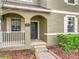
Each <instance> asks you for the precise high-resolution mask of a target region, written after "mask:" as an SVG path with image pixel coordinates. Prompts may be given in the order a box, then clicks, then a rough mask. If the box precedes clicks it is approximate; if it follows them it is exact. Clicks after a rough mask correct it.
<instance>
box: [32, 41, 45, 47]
mask: <svg viewBox="0 0 79 59" xmlns="http://www.w3.org/2000/svg"><path fill="white" fill-rule="evenodd" d="M31 45H32V46H41V45H46V43H45V42H36V43H32V44H31Z"/></svg>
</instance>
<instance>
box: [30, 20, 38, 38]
mask: <svg viewBox="0 0 79 59" xmlns="http://www.w3.org/2000/svg"><path fill="white" fill-rule="evenodd" d="M31 22H37V23H38V39H35V40H39V36H40V30H39V28H40V27H39V21H38V20H31Z"/></svg>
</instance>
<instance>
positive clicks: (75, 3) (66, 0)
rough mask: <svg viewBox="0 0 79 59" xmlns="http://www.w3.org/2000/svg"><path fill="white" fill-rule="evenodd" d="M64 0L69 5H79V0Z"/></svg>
mask: <svg viewBox="0 0 79 59" xmlns="http://www.w3.org/2000/svg"><path fill="white" fill-rule="evenodd" d="M64 2H65V3H66V4H67V5H73V6H75V5H78V2H79V0H74V3H69V2H68V0H64Z"/></svg>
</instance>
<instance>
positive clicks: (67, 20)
mask: <svg viewBox="0 0 79 59" xmlns="http://www.w3.org/2000/svg"><path fill="white" fill-rule="evenodd" d="M64 32H77V17H76V16H71V15H66V16H65V17H64Z"/></svg>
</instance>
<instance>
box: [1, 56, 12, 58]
mask: <svg viewBox="0 0 79 59" xmlns="http://www.w3.org/2000/svg"><path fill="white" fill-rule="evenodd" d="M0 59H11V58H10V57H7V56H3V57H0Z"/></svg>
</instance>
